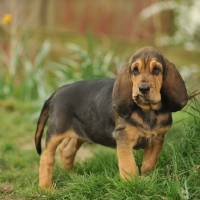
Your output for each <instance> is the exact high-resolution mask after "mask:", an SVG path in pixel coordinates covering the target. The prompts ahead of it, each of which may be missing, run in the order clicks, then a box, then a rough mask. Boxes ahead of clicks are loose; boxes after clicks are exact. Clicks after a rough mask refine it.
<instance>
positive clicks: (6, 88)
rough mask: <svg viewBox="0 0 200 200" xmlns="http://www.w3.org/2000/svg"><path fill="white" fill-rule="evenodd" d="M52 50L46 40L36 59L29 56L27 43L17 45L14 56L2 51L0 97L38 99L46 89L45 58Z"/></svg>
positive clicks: (0, 59)
mask: <svg viewBox="0 0 200 200" xmlns="http://www.w3.org/2000/svg"><path fill="white" fill-rule="evenodd" d="M49 50H50V42H49V41H48V40H47V41H45V42H44V43H43V44H42V46H41V49H40V50H39V51H38V53H37V54H36V56H35V57H34V59H33V60H32V58H31V57H30V56H29V54H28V52H27V51H28V49H27V48H26V45H25V44H24V43H23V42H21V43H19V44H17V45H16V47H15V49H14V50H13V52H12V57H11V58H10V57H7V55H6V52H4V51H1V52H0V55H1V56H0V66H1V72H2V73H1V74H0V84H1V90H0V98H1V99H5V98H18V99H21V100H32V99H37V98H38V96H40V95H41V94H42V93H43V92H44V91H43V90H45V86H46V84H45V80H44V73H45V61H46V60H45V59H46V57H47V54H48V52H49Z"/></svg>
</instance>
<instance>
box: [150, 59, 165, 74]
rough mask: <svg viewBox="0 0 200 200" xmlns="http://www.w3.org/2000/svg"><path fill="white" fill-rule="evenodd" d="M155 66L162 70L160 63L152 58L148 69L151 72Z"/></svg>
mask: <svg viewBox="0 0 200 200" xmlns="http://www.w3.org/2000/svg"><path fill="white" fill-rule="evenodd" d="M155 67H157V68H159V69H160V71H161V72H163V67H162V64H161V63H160V62H157V61H155V60H153V61H151V62H150V71H151V72H152V71H153V69H154V68H155Z"/></svg>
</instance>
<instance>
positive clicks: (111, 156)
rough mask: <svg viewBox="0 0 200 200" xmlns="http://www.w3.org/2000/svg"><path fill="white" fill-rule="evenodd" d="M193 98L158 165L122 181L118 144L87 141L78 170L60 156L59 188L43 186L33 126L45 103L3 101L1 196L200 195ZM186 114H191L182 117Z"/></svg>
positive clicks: (138, 153) (56, 180)
mask: <svg viewBox="0 0 200 200" xmlns="http://www.w3.org/2000/svg"><path fill="white" fill-rule="evenodd" d="M194 102H195V103H194V104H193V106H194V107H193V108H192V106H190V109H186V111H181V112H179V114H178V113H177V114H176V115H175V117H174V118H175V119H174V121H175V124H174V127H173V128H172V130H171V131H170V132H169V134H168V137H167V139H166V141H165V145H164V148H163V150H162V152H161V154H160V156H159V162H158V165H157V167H156V169H155V170H154V171H152V172H150V173H149V174H146V175H143V176H141V175H140V176H138V177H136V178H135V179H132V180H131V181H129V182H122V181H121V180H120V177H119V173H118V167H117V157H116V152H115V150H113V149H109V148H105V147H101V146H98V145H85V146H83V147H82V148H83V150H84V152H86V154H87V152H89V153H90V157H87V156H86V158H85V159H82V160H81V159H80V157H81V152H83V150H80V152H79V159H77V161H76V164H75V171H76V173H71V172H68V171H62V169H61V168H60V165H59V164H60V160H59V156H56V164H55V167H54V176H53V184H54V186H55V188H56V192H52V191H42V190H41V189H40V188H38V164H39V155H37V153H36V151H35V148H34V131H35V126H36V120H37V115H38V114H39V112H38V111H39V109H40V107H39V105H40V104H41V105H42V103H41V102H37V103H35V102H33V103H29V104H25V103H22V102H20V101H12V100H10V101H8V100H4V101H1V102H0V117H1V124H0V130H1V134H0V152H1V157H0V199H142V200H143V199H148V200H149V199H153V200H155V199H167V200H168V199H200V187H199V185H200V157H199V155H200V148H199V141H200V134H199V130H200V124H199V116H198V113H199V110H200V109H199V106H200V104H199V102H198V101H194ZM195 109H196V111H195ZM188 110H190V111H188ZM191 110H192V112H191ZM187 112H190V113H192V115H193V116H190V114H188V113H187ZM189 116H190V117H189ZM181 117H182V119H184V118H186V120H183V121H180V118H181ZM188 117H189V119H190V123H189V124H188V123H187V121H188ZM84 152H83V153H84ZM91 154H92V156H91ZM135 156H136V160H137V163H138V166H140V165H141V159H142V151H136V152H135Z"/></svg>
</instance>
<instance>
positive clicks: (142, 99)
mask: <svg viewBox="0 0 200 200" xmlns="http://www.w3.org/2000/svg"><path fill="white" fill-rule="evenodd" d="M133 100H134V101H135V103H136V104H155V103H157V102H155V101H153V100H150V99H149V98H148V96H147V95H137V96H134V97H133Z"/></svg>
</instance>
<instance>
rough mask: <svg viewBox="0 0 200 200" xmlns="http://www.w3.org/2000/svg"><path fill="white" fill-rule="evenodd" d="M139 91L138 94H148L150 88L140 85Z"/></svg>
mask: <svg viewBox="0 0 200 200" xmlns="http://www.w3.org/2000/svg"><path fill="white" fill-rule="evenodd" d="M139 90H140V92H141V93H142V94H146V93H148V92H149V90H150V87H149V86H148V85H141V86H140V87H139Z"/></svg>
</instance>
